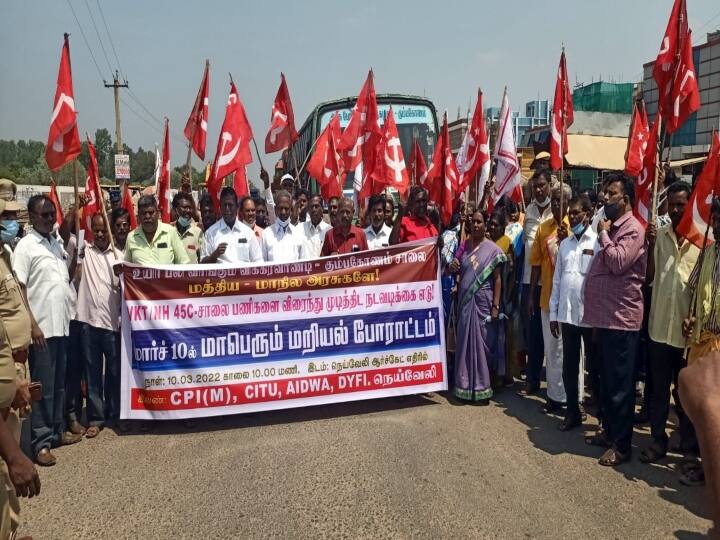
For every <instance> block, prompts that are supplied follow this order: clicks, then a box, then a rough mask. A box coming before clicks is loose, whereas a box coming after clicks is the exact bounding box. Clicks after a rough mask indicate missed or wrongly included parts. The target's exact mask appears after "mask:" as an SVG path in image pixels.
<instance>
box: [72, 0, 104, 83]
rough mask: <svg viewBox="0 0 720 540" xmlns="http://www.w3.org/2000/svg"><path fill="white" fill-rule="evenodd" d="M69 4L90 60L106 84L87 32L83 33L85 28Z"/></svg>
mask: <svg viewBox="0 0 720 540" xmlns="http://www.w3.org/2000/svg"><path fill="white" fill-rule="evenodd" d="M65 1H66V2H67V5H68V6H69V7H70V11H72V14H73V17H75V22H76V23H77V25H78V29H79V30H80V35H81V36H82V38H83V41H84V42H85V46H86V47H87V50H88V52H89V53H90V58H92V61H93V64H95V67H96V68H97V72H98V75H100V80H101V81H103V83H104V82H105V77H103V74H102V71H101V70H100V66H99V65H98V63H97V60H95V55H94V54H93V52H92V49H91V48H90V43H89V42H88V40H87V36H85V32H84V31H83V27H82V25H81V24H80V21H79V20H78V17H77V14H76V13H75V10H74V9H73V7H72V4H71V3H70V0H65Z"/></svg>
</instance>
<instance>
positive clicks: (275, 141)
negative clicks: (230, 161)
mask: <svg viewBox="0 0 720 540" xmlns="http://www.w3.org/2000/svg"><path fill="white" fill-rule="evenodd" d="M297 139H298V133H297V131H295V115H294V114H293V108H292V102H291V101H290V91H289V90H288V87H287V83H286V82H285V75H283V74H282V73H281V74H280V88H278V91H277V95H276V96H275V102H274V103H273V108H272V113H271V115H270V131H268V134H267V136H266V137H265V153H267V154H269V153H270V152H277V151H279V150H282V149H283V148H287V147H288V146H290V145H291V144H292V143H294V142H295V141H297Z"/></svg>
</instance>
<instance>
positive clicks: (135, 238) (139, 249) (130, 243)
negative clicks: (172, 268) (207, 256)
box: [125, 223, 190, 265]
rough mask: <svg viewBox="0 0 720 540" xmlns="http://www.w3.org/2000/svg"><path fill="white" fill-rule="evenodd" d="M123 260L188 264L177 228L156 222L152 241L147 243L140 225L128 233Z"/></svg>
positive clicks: (136, 262) (188, 258) (148, 263)
mask: <svg viewBox="0 0 720 540" xmlns="http://www.w3.org/2000/svg"><path fill="white" fill-rule="evenodd" d="M125 261H126V262H130V263H135V264H143V265H153V264H190V257H188V255H187V252H186V251H185V246H183V243H182V241H181V240H180V236H179V235H178V233H177V229H175V227H173V226H172V225H168V224H167V223H158V226H157V230H156V231H155V236H154V237H153V239H152V242H150V243H149V244H148V241H147V238H146V237H145V232H144V231H143V229H142V226H140V227H138V228H137V229H135V230H134V231H132V232H131V233H130V234H129V235H128V239H127V243H126V245H125Z"/></svg>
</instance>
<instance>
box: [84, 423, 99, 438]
mask: <svg viewBox="0 0 720 540" xmlns="http://www.w3.org/2000/svg"><path fill="white" fill-rule="evenodd" d="M101 429H102V428H101V427H100V426H90V427H89V428H87V429H86V430H85V438H87V439H94V438H95V437H97V436H98V435H100V430H101Z"/></svg>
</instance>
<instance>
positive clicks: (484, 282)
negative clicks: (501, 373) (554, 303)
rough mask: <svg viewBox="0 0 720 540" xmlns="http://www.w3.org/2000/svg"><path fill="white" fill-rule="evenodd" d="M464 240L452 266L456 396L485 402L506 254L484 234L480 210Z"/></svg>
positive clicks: (488, 396)
mask: <svg viewBox="0 0 720 540" xmlns="http://www.w3.org/2000/svg"><path fill="white" fill-rule="evenodd" d="M467 228H468V229H469V230H470V237H469V238H468V239H467V240H465V241H464V242H463V243H462V244H461V245H460V247H459V248H458V252H457V254H456V256H455V260H453V262H452V265H451V268H452V270H453V271H455V272H459V284H458V297H457V298H458V300H457V303H458V322H457V329H456V332H457V338H456V349H455V389H454V394H455V397H457V398H459V399H461V400H463V401H468V402H473V403H477V404H481V405H487V404H488V403H489V400H490V398H491V397H492V395H493V390H492V385H491V380H490V366H489V361H491V354H492V352H491V350H490V344H492V343H494V342H495V341H496V339H497V335H496V334H497V331H498V325H497V324H493V322H494V321H497V320H498V316H499V314H500V302H501V296H500V295H501V293H502V274H501V270H502V265H503V264H504V263H505V260H506V257H505V254H504V253H503V252H502V250H501V249H500V248H499V247H497V245H496V244H495V243H494V242H493V241H492V240H489V239H487V238H486V237H485V219H484V217H483V214H482V213H481V212H474V213H473V214H472V216H470V220H469V223H468V224H467Z"/></svg>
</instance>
